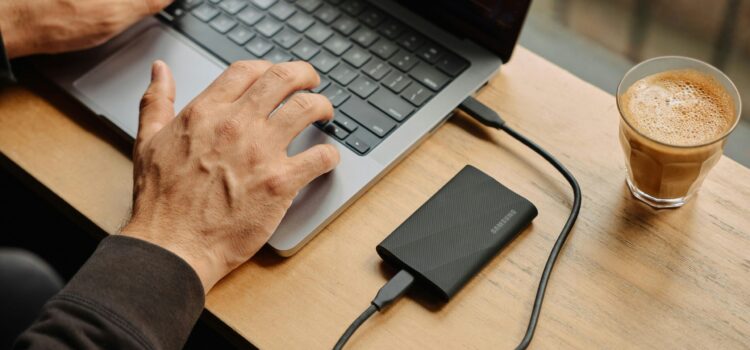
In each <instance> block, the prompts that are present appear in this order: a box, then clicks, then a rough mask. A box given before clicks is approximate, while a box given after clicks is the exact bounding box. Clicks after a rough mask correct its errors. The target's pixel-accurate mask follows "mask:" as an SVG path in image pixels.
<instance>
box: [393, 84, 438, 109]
mask: <svg viewBox="0 0 750 350" xmlns="http://www.w3.org/2000/svg"><path fill="white" fill-rule="evenodd" d="M401 97H403V98H404V99H406V100H407V101H409V102H411V104H413V105H415V106H417V107H419V106H421V105H423V104H424V103H425V102H426V101H427V100H429V99H430V97H432V92H430V90H428V89H427V88H426V87H424V86H422V85H420V84H418V83H414V84H411V86H409V87H408V88H407V89H406V90H404V93H402V94H401Z"/></svg>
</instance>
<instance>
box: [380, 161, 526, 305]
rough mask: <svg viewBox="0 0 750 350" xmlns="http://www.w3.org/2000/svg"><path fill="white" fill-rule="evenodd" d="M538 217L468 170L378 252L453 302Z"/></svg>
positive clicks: (484, 177) (502, 189)
mask: <svg viewBox="0 0 750 350" xmlns="http://www.w3.org/2000/svg"><path fill="white" fill-rule="evenodd" d="M536 215H537V209H536V207H535V206H534V205H533V204H532V203H531V202H529V201H528V200H527V199H526V198H523V197H521V196H520V195H518V194H516V193H515V192H513V191H511V190H510V189H508V188H507V187H505V186H503V185H502V184H500V183H499V182H497V181H496V180H495V179H493V178H492V177H490V176H488V175H487V174H485V173H483V172H482V171H480V170H479V169H477V168H475V167H473V166H470V165H467V166H466V167H464V168H463V169H462V170H461V171H460V172H459V173H458V174H456V176H454V177H453V178H452V179H451V180H450V181H449V182H448V183H447V184H446V185H445V186H443V187H442V188H441V189H440V190H439V191H438V192H437V193H436V194H435V195H433V196H432V198H430V199H429V200H428V201H427V202H426V203H425V204H423V205H422V206H421V207H420V208H419V209H417V211H416V212H414V214H412V215H411V216H410V217H409V218H408V219H407V220H406V221H405V222H404V223H402V224H401V225H400V226H399V227H398V228H397V229H396V230H395V231H393V233H391V234H390V235H389V236H388V237H387V238H386V239H385V240H383V242H381V243H380V244H379V245H378V247H377V252H378V254H379V255H380V256H381V258H383V260H385V261H386V262H387V263H389V264H390V265H392V266H393V267H396V268H401V269H406V270H407V271H409V272H410V273H412V274H413V275H414V276H415V277H416V279H417V281H419V282H421V283H420V284H423V285H425V286H426V287H427V288H429V289H434V290H433V291H434V292H435V293H437V294H439V295H440V296H442V297H443V298H445V299H450V298H451V297H453V295H455V294H456V293H457V292H458V291H459V290H460V289H461V288H462V287H463V286H464V285H465V284H466V283H467V282H468V281H469V280H470V279H471V278H472V277H473V276H474V275H476V274H477V273H478V272H479V270H480V269H481V268H482V267H483V266H484V265H485V264H486V263H487V262H488V261H489V260H490V259H492V258H493V257H494V256H495V255H496V254H497V253H498V252H500V250H501V249H502V248H503V247H504V246H505V245H506V244H507V243H509V242H510V241H512V240H513V239H514V238H515V237H516V236H517V235H518V234H519V233H520V232H521V231H522V230H523V229H524V228H526V227H527V226H528V225H529V224H530V223H531V221H532V220H533V219H534V218H535V217H536Z"/></svg>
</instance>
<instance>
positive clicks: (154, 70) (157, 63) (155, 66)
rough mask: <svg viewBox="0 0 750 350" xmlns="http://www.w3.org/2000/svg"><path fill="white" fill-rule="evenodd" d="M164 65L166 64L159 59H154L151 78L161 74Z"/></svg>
mask: <svg viewBox="0 0 750 350" xmlns="http://www.w3.org/2000/svg"><path fill="white" fill-rule="evenodd" d="M163 65H164V64H163V63H162V62H161V61H159V60H157V61H154V64H152V65H151V80H154V79H156V77H158V76H159V75H160V74H161V70H162V67H163Z"/></svg>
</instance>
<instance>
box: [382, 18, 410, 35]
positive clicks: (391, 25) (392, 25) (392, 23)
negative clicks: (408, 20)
mask: <svg viewBox="0 0 750 350" xmlns="http://www.w3.org/2000/svg"><path fill="white" fill-rule="evenodd" d="M403 31H404V25H403V24H401V22H399V21H396V20H395V19H392V20H389V21H387V22H385V23H384V24H383V25H381V26H380V28H378V32H380V34H383V36H385V37H386V38H388V39H395V38H396V37H397V36H399V35H400V34H401V32H403Z"/></svg>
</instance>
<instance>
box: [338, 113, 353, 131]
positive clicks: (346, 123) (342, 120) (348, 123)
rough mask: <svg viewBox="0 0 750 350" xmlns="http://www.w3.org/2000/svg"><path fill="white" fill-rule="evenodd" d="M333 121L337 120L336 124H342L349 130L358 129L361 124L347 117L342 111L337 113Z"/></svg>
mask: <svg viewBox="0 0 750 350" xmlns="http://www.w3.org/2000/svg"><path fill="white" fill-rule="evenodd" d="M333 121H335V122H336V124H338V125H340V126H341V127H342V128H344V130H346V131H348V132H353V131H354V130H357V128H359V125H358V124H357V123H356V122H355V121H353V120H351V119H349V118H347V117H345V116H344V115H343V114H341V113H337V114H336V115H335V117H334V119H333Z"/></svg>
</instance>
